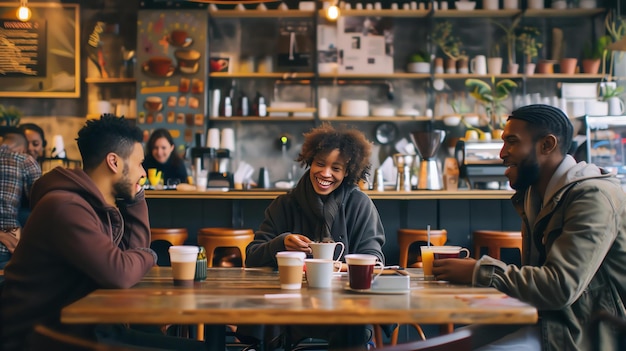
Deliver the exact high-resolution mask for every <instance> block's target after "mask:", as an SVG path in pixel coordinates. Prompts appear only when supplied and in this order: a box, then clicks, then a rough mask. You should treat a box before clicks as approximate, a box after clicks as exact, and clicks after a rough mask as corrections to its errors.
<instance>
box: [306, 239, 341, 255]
mask: <svg viewBox="0 0 626 351" xmlns="http://www.w3.org/2000/svg"><path fill="white" fill-rule="evenodd" d="M337 245H339V246H341V251H340V252H339V256H338V257H337V259H338V260H339V259H341V255H343V252H344V250H345V249H346V246H345V245H344V244H343V243H342V242H341V241H338V242H332V243H309V247H310V248H311V251H313V258H319V259H323V260H334V259H335V248H336V247H337Z"/></svg>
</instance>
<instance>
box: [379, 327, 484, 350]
mask: <svg viewBox="0 0 626 351" xmlns="http://www.w3.org/2000/svg"><path fill="white" fill-rule="evenodd" d="M471 349H472V333H471V331H469V330H466V329H459V330H456V331H454V332H452V333H450V334H446V335H442V336H436V337H434V338H430V339H428V340H422V341H414V342H408V343H402V344H397V345H393V346H386V347H383V348H381V349H379V350H380V351H469V350H471Z"/></svg>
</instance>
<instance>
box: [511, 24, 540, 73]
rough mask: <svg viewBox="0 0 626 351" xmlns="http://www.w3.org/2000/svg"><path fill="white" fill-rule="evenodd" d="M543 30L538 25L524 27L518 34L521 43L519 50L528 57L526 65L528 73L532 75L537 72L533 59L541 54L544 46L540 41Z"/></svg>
mask: <svg viewBox="0 0 626 351" xmlns="http://www.w3.org/2000/svg"><path fill="white" fill-rule="evenodd" d="M540 34H541V32H539V29H538V28H537V27H528V26H525V27H522V29H521V30H520V31H519V34H518V36H517V41H518V43H519V44H520V45H519V51H521V52H522V54H524V57H525V58H526V66H525V67H524V70H525V73H526V75H531V74H533V73H534V72H535V63H533V59H535V58H536V57H537V56H539V49H540V48H541V47H543V44H541V43H540V42H539V36H540Z"/></svg>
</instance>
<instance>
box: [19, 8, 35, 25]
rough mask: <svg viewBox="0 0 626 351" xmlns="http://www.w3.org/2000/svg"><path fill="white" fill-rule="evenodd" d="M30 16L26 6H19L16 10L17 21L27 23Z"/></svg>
mask: <svg viewBox="0 0 626 351" xmlns="http://www.w3.org/2000/svg"><path fill="white" fill-rule="evenodd" d="M31 15H32V13H31V12H30V9H29V8H28V7H27V6H20V7H19V8H18V9H17V19H18V20H20V21H22V22H26V21H28V20H29V19H30V16H31Z"/></svg>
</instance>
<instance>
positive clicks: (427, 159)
mask: <svg viewBox="0 0 626 351" xmlns="http://www.w3.org/2000/svg"><path fill="white" fill-rule="evenodd" d="M445 137H446V132H445V131H444V130H439V129H435V130H432V125H431V124H428V125H427V127H426V128H424V130H422V131H416V132H411V140H412V141H413V144H415V148H417V152H418V153H419V154H420V157H421V161H420V170H419V176H418V178H417V189H418V190H441V189H443V179H442V178H441V169H440V167H439V163H438V162H437V151H438V150H439V146H440V145H441V143H442V142H443V139H444V138H445Z"/></svg>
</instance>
